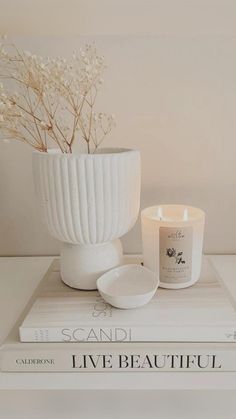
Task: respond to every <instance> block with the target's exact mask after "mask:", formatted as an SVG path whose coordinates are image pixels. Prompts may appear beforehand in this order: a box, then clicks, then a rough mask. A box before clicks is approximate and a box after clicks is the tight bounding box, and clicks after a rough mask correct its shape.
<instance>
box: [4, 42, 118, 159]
mask: <svg viewBox="0 0 236 419" xmlns="http://www.w3.org/2000/svg"><path fill="white" fill-rule="evenodd" d="M104 69H105V63H104V57H102V56H100V55H98V53H97V50H96V48H95V47H94V46H92V45H87V46H86V47H85V49H81V50H80V52H79V53H78V52H74V54H73V57H72V59H71V60H69V61H67V60H65V59H63V58H61V57H58V58H46V59H44V58H42V57H40V56H37V55H33V54H31V53H30V52H28V51H20V50H19V49H18V48H17V47H16V46H15V45H14V44H12V43H8V42H7V41H6V40H3V41H2V43H0V77H1V79H2V80H3V81H4V82H6V85H5V86H4V85H3V83H0V131H1V136H2V137H3V138H4V139H17V140H20V141H23V142H25V143H27V144H30V145H31V146H33V147H34V148H35V149H37V150H39V151H43V152H47V150H48V148H49V147H50V144H52V143H54V144H55V143H56V145H57V147H59V148H60V150H61V151H62V152H63V153H71V152H72V148H73V144H74V142H75V141H76V140H77V139H82V140H84V141H85V142H86V144H87V150H88V153H90V152H93V151H96V149H97V147H99V145H100V144H101V142H102V141H103V140H104V138H105V136H106V135H107V134H108V133H109V132H110V131H111V129H112V127H113V126H114V116H113V115H107V114H105V113H101V112H100V113H97V112H95V101H96V97H97V93H98V90H99V88H100V86H101V84H102V75H103V72H104ZM9 81H10V83H9ZM13 92H14V93H13Z"/></svg>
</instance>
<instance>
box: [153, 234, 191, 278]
mask: <svg viewBox="0 0 236 419" xmlns="http://www.w3.org/2000/svg"><path fill="white" fill-rule="evenodd" d="M159 237H160V242H159V249H160V272H159V273H160V281H161V282H166V283H173V284H181V283H183V282H189V281H191V274H192V243H193V229H192V227H183V228H181V227H180V228H176V227H160V236H159Z"/></svg>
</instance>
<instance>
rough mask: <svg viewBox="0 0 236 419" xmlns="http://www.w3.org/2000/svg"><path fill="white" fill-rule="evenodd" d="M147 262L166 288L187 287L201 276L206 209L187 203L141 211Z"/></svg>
mask: <svg viewBox="0 0 236 419" xmlns="http://www.w3.org/2000/svg"><path fill="white" fill-rule="evenodd" d="M141 219H142V240H143V261H144V266H146V267H147V268H149V269H151V270H152V271H153V272H156V273H157V274H158V275H159V279H160V287H162V288H171V289H177V288H186V287H189V286H191V285H193V284H194V283H195V282H196V281H197V280H198V279H199V277H200V272H201V262H202V247H203V235H204V224H205V213H204V212H203V211H202V210H201V209H199V208H194V207H190V206H186V205H157V206H153V207H150V208H146V209H144V210H143V211H142V213H141Z"/></svg>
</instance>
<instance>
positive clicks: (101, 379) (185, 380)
mask: <svg viewBox="0 0 236 419" xmlns="http://www.w3.org/2000/svg"><path fill="white" fill-rule="evenodd" d="M211 258H212V260H213V262H214V264H215V266H216V267H217V269H218V271H219V273H220V274H221V275H222V276H223V277H224V280H225V282H226V284H227V286H228V287H229V288H230V290H231V292H232V293H233V294H234V295H236V278H235V273H236V256H212V257H211ZM52 259H53V258H50V257H27V258H22V257H21V258H0V322H1V324H0V340H1V341H2V340H3V339H4V338H5V336H6V335H7V333H8V331H9V330H10V328H11V327H12V326H13V324H14V322H15V321H16V319H17V317H18V315H19V314H20V312H21V310H22V308H23V307H24V305H25V303H26V302H27V300H28V298H29V297H30V295H31V294H32V292H33V290H34V288H35V287H36V285H37V284H38V282H39V281H40V279H41V277H42V276H43V274H44V272H45V271H46V270H47V268H48V266H49V264H50V263H51V261H52ZM150 378H152V379H151V380H150ZM235 388H236V374H235V373H219V374H217V373H211V374H207V373H204V374H196V373H195V374H192V373H188V374H186V373H185V374H184V373H174V374H172V373H164V374H160V373H158V374H157V375H155V378H154V377H153V374H152V375H151V376H150V375H147V374H144V373H142V374H140V375H139V376H137V373H136V374H135V377H134V376H133V374H131V373H129V374H127V373H126V374H116V375H115V376H114V374H111V373H109V374H102V376H101V375H99V374H94V373H92V374H88V375H85V374H83V375H81V376H80V375H79V374H69V373H68V374H60V373H54V374H52V373H51V374H45V373H44V374H39V373H38V374H34V373H31V374H29V373H28V374H27V373H26V374H22V373H18V374H15V373H11V374H10V373H0V419H42V418H44V419H94V418H96V419H133V418H135V419H144V418H145V419H235V418H236V411H235V396H236V391H235ZM96 389H97V390H98V389H99V391H97V390H96ZM145 389H146V390H145ZM9 390H10V391H9ZM32 390H33V391H32ZM112 390H113V391H112ZM114 390H115V391H114ZM127 390H129V391H127ZM193 390H194V391H193Z"/></svg>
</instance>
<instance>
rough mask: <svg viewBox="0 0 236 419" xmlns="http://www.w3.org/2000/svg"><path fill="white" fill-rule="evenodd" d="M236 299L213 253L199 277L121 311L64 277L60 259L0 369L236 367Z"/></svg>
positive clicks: (4, 351) (2, 355) (1, 355)
mask: <svg viewBox="0 0 236 419" xmlns="http://www.w3.org/2000/svg"><path fill="white" fill-rule="evenodd" d="M235 344H236V312H235V309H234V301H233V300H232V297H231V296H230V294H229V293H228V291H227V289H226V288H225V287H224V285H223V282H221V279H220V278H219V277H218V274H217V273H216V272H215V270H214V268H213V267H212V265H211V263H210V261H209V260H208V258H207V257H205V258H204V260H203V267H202V273H201V278H200V280H199V281H198V282H197V283H196V284H195V285H194V286H192V287H190V288H185V289H180V290H166V289H158V290H157V293H156V295H155V296H154V298H153V299H152V301H151V302H150V303H149V304H147V305H146V306H144V307H142V308H138V309H132V310H119V309H116V308H114V307H111V306H110V305H109V304H107V303H106V302H104V301H103V299H102V298H101V297H100V295H99V293H98V292H97V291H88V292H85V291H78V290H74V289H71V288H69V287H67V286H66V285H65V284H64V283H63V282H62V281H61V279H60V273H59V261H58V260H55V261H54V262H53V264H52V266H51V267H50V269H49V271H48V272H47V274H46V275H45V277H44V278H43V280H42V281H41V283H40V285H39V287H38V288H37V290H36V291H35V293H34V295H33V297H32V298H31V300H30V302H29V304H28V305H27V307H26V308H25V310H24V312H23V313H22V316H21V317H20V319H19V320H18V322H17V324H16V325H15V327H14V328H13V330H12V331H11V333H10V335H9V336H8V338H7V340H6V342H5V343H4V344H3V346H2V347H1V350H0V362H1V370H2V371H15V372H16V371H19V372H20V371H23V372H32V371H33V372H36V371H39V372H42V371H45V372H48V371H52V372H53V371H54V372H58V371H70V372H92V371H95V372H115V371H116V372H117V371H119V372H126V371H133V372H134V371H136V372H141V371H145V372H147V371H150V372H158V371H190V372H192V371H201V372H203V371H218V372H219V371H236V346H235Z"/></svg>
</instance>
